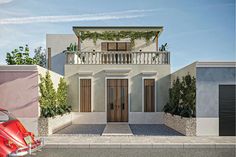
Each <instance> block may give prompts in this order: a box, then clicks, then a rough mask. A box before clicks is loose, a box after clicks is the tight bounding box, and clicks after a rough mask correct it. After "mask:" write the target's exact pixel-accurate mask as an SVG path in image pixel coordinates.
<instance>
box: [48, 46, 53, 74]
mask: <svg viewBox="0 0 236 157" xmlns="http://www.w3.org/2000/svg"><path fill="white" fill-rule="evenodd" d="M51 57H52V56H51V48H50V47H49V48H48V70H51V65H52V60H51V59H52V58H51Z"/></svg>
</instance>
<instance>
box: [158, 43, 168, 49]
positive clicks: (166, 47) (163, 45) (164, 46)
mask: <svg viewBox="0 0 236 157" xmlns="http://www.w3.org/2000/svg"><path fill="white" fill-rule="evenodd" d="M167 49H168V45H167V43H165V44H162V45H161V47H159V51H167Z"/></svg>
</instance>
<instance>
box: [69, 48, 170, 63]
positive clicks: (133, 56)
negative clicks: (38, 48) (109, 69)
mask: <svg viewBox="0 0 236 157" xmlns="http://www.w3.org/2000/svg"><path fill="white" fill-rule="evenodd" d="M67 64H170V53H169V52H130V51H108V52H76V53H75V52H67Z"/></svg>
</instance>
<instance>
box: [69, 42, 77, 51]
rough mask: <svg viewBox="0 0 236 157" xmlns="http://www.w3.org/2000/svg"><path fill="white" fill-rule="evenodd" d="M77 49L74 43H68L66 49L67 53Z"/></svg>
mask: <svg viewBox="0 0 236 157" xmlns="http://www.w3.org/2000/svg"><path fill="white" fill-rule="evenodd" d="M77 49H78V47H77V45H76V43H74V44H73V43H70V45H69V46H68V47H67V51H71V52H75V51H77Z"/></svg>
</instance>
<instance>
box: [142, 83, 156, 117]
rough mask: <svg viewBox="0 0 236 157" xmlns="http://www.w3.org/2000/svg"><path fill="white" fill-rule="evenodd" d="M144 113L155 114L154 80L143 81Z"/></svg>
mask: <svg viewBox="0 0 236 157" xmlns="http://www.w3.org/2000/svg"><path fill="white" fill-rule="evenodd" d="M144 112H155V79H144Z"/></svg>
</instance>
